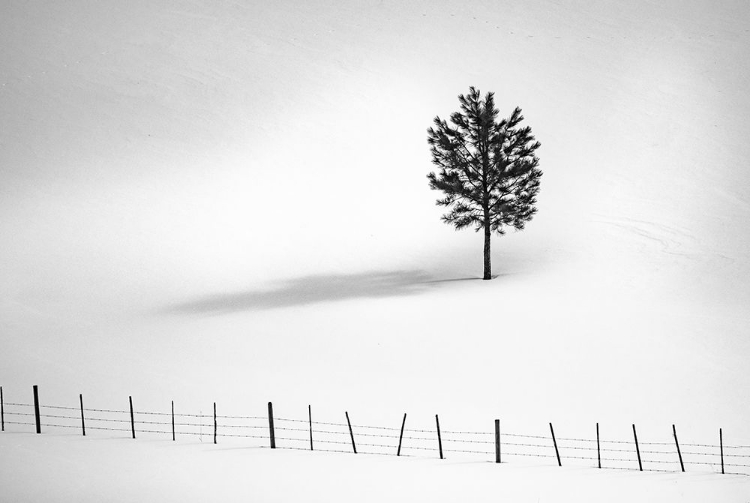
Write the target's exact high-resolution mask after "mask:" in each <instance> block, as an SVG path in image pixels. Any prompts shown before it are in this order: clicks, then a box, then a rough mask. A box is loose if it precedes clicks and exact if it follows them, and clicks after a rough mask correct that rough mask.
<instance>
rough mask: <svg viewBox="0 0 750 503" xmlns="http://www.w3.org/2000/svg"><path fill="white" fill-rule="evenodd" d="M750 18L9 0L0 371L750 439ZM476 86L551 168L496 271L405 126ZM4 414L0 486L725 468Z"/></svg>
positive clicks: (742, 494)
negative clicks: (405, 447) (519, 115)
mask: <svg viewBox="0 0 750 503" xmlns="http://www.w3.org/2000/svg"><path fill="white" fill-rule="evenodd" d="M748 21H750V13H749V12H748V9H747V7H746V5H745V4H744V3H743V2H731V1H724V2H708V1H688V2H676V1H675V2H669V1H662V2H646V1H639V2H627V3H622V2H613V1H605V2H597V3H596V4H595V5H588V4H586V3H567V2H566V3H563V2H553V1H540V2H523V3H518V2H479V1H477V2H449V1H441V2H437V1H432V2H406V3H390V2H374V1H372V2H364V1H363V2H347V3H341V4H339V5H332V4H330V3H328V2H316V1H310V2H304V3H302V2H289V1H286V2H285V1H279V2H274V4H273V6H269V5H267V4H266V3H265V2H248V3H244V2H234V3H229V2H228V3H217V4H214V3H210V2H199V1H185V2H159V3H156V2H147V1H140V0H135V1H132V2H127V4H125V3H116V2H99V3H94V4H91V3H88V2H65V3H58V2H32V3H26V2H16V1H9V2H3V4H2V6H0V117H2V120H0V236H2V237H3V238H2V247H0V284H2V285H3V287H2V289H0V334H1V335H0V337H2V339H1V341H2V345H1V349H2V350H1V351H0V385H2V386H3V392H4V399H5V400H6V401H8V402H22V403H29V402H30V400H31V386H32V385H33V384H37V385H39V387H40V393H41V398H42V402H43V403H46V404H54V405H66V406H76V404H77V399H78V397H77V395H78V394H79V393H82V394H83V395H84V396H85V397H86V400H87V404H88V405H89V406H91V407H99V408H117V409H122V408H125V407H126V405H127V397H128V396H131V395H132V396H133V398H134V401H135V402H136V404H137V408H138V409H139V410H152V411H165V410H167V409H168V407H169V403H170V401H172V400H174V401H175V402H176V403H177V404H178V405H180V406H183V407H184V408H185V409H189V410H203V411H206V410H208V409H209V408H210V406H211V404H212V403H213V402H217V403H218V404H219V407H220V408H221V410H223V411H225V413H226V414H232V413H235V414H238V415H240V414H252V413H254V411H255V412H257V411H258V410H260V411H261V412H260V413H261V414H262V410H263V408H264V407H265V404H266V402H268V401H271V400H272V401H273V402H274V404H275V406H276V407H278V408H279V409H280V410H281V411H282V412H286V413H287V415H288V416H290V417H303V418H304V415H305V413H306V410H307V405H308V404H312V405H313V407H314V410H316V411H319V414H320V418H321V420H332V421H333V420H335V421H341V420H342V415H343V413H344V411H348V412H349V413H350V414H352V415H356V417H357V418H362V419H361V420H362V422H363V423H367V424H387V425H390V426H398V425H399V422H400V419H401V415H402V414H403V413H404V412H408V414H409V418H410V424H412V423H411V421H413V422H414V423H413V424H414V425H415V427H418V426H419V425H422V424H424V425H431V421H432V420H433V418H434V415H435V414H436V413H439V414H440V418H441V423H444V424H446V425H450V426H451V427H452V428H455V429H461V430H482V431H488V430H489V431H491V428H492V424H493V420H494V419H495V418H500V419H501V420H502V421H503V425H504V428H506V427H507V431H517V432H521V433H528V434H546V428H547V425H548V423H549V422H553V423H554V424H555V429H556V431H560V432H564V433H565V434H566V435H568V436H581V435H586V436H587V438H588V437H590V436H591V434H592V429H593V427H594V424H595V423H596V422H599V423H600V424H601V425H602V427H603V428H605V429H606V431H608V432H613V435H615V436H616V437H617V438H623V439H629V438H630V437H629V435H630V427H631V424H633V423H635V424H637V425H638V428H639V430H638V431H639V435H641V436H643V437H644V439H654V441H660V440H664V439H666V441H669V439H670V438H671V437H670V436H671V425H672V424H676V425H677V428H678V431H679V432H680V435H681V439H684V440H683V441H692V442H704V443H712V444H715V443H717V441H718V439H717V436H718V429H719V428H720V427H721V428H723V431H724V435H725V441H727V442H730V443H733V444H739V445H748V444H750V426H748V421H747V419H748V417H749V416H750V391H749V390H750V372H748V371H747V361H748V358H749V357H750V339H748V337H747V330H748V326H750V311H749V310H748V309H747V306H748V305H750V287H749V286H748V285H750V260H749V259H750V257H749V256H748V250H750V246H749V245H750V228H749V227H748V225H747V221H748V216H750V215H749V214H750V175H748V172H747V170H746V169H744V166H746V164H747V159H748V158H750V146H748V143H747V141H746V138H748V137H749V136H750V124H749V123H748V117H750V96H749V95H748V94H747V93H746V92H745V87H746V83H747V82H748V81H750V71H749V68H750V65H748V63H747V58H746V57H745V52H746V51H745V50H746V48H747V47H748V46H750V31H748V29H747V26H749V25H750V23H748ZM471 85H473V86H476V87H478V88H479V89H481V90H482V91H488V90H492V91H495V92H496V102H497V103H498V106H499V107H500V108H501V110H504V111H505V112H507V113H510V111H511V110H512V109H513V107H515V106H516V105H519V106H521V107H522V108H523V110H524V116H525V117H526V121H527V123H528V124H529V125H530V126H532V128H533V131H534V133H535V135H536V136H537V138H538V139H539V140H540V141H541V143H542V147H541V149H540V150H539V152H538V153H539V157H540V158H541V168H542V169H543V170H544V172H545V175H544V177H543V179H542V190H541V193H540V196H539V213H538V215H537V216H536V217H535V219H534V221H532V222H531V223H530V224H529V225H528V228H527V229H526V230H525V231H524V232H522V233H512V234H509V235H508V236H505V237H503V238H500V239H496V240H495V241H494V242H493V247H494V248H493V266H494V269H493V271H494V273H495V274H497V278H496V279H495V280H493V281H491V282H483V281H481V280H479V279H478V278H479V277H480V274H481V236H479V235H476V234H474V233H472V232H468V231H464V232H461V233H455V232H453V231H452V230H451V229H450V228H449V227H447V226H445V225H444V224H442V223H441V222H440V221H439V216H440V214H441V209H440V208H437V207H435V206H434V200H435V198H436V196H437V194H436V193H433V192H431V191H429V190H428V188H427V182H426V178H425V175H426V174H427V172H429V171H430V170H431V169H432V166H431V165H430V162H429V152H428V148H427V145H426V132H425V130H426V128H427V127H429V125H430V122H431V119H432V118H433V117H434V116H435V115H440V116H441V117H446V116H448V115H449V114H450V113H451V112H452V111H454V110H455V109H456V108H457V100H456V96H457V94H459V93H464V92H466V91H467V90H468V87H469V86H471ZM7 429H8V430H9V431H7V432H6V434H3V435H0V441H1V442H2V449H1V450H0V453H1V454H0V464H1V465H2V466H1V468H2V470H0V473H2V477H3V478H2V484H0V486H1V487H2V490H3V492H4V493H6V491H9V492H7V493H6V494H11V495H13V499H16V500H27V501H46V500H49V501H54V500H60V501H65V500H66V499H70V498H69V497H66V495H72V494H76V495H79V496H80V495H81V494H83V495H84V496H85V497H88V498H90V499H91V500H92V501H94V500H97V499H98V500H101V499H107V500H111V501H115V500H117V498H120V499H122V500H126V499H129V500H132V499H139V500H144V496H143V494H144V493H145V492H149V491H146V489H149V488H150V492H149V494H153V498H154V500H155V501H158V500H165V499H167V500H168V499H169V497H171V496H167V491H169V494H174V495H175V496H174V499H175V500H181V501H184V500H186V499H193V495H195V498H194V499H196V500H197V499H199V496H205V497H206V498H208V497H213V496H211V495H215V494H216V495H218V494H221V495H222V497H226V499H229V500H231V499H232V498H235V499H239V498H240V497H243V498H244V497H250V496H257V499H260V500H274V499H275V498H276V499H278V500H279V501H288V500H291V499H293V498H299V499H306V500H310V499H313V500H315V499H319V500H323V499H325V500H336V499H344V498H346V499H351V498H353V497H355V496H356V497H357V498H358V499H366V498H368V497H369V498H372V499H373V500H374V499H376V498H377V499H379V500H382V499H384V498H388V499H398V498H401V499H423V496H422V493H421V492H419V491H425V493H424V494H425V495H427V496H429V497H430V498H431V499H433V500H436V501H440V500H443V501H452V500H455V499H457V498H458V497H462V498H464V497H466V499H491V498H492V499H494V498H495V497H496V494H495V493H494V492H493V491H495V490H497V491H501V493H500V494H503V495H507V496H508V497H513V498H514V500H518V501H524V500H528V501H537V500H538V501H594V500H596V501H598V500H601V499H607V500H612V501H618V499H617V498H621V499H620V500H622V501H626V500H627V501H632V500H639V501H641V500H650V499H651V500H653V501H665V500H675V499H680V500H685V501H706V500H708V499H711V500H716V501H747V500H748V499H750V490H749V489H748V487H749V486H748V483H747V480H745V479H747V477H746V478H745V479H742V478H739V479H738V478H736V477H729V476H727V478H724V477H721V476H719V475H715V474H713V473H711V471H715V469H714V470H704V471H702V472H700V473H694V474H685V475H682V474H661V473H656V474H655V473H650V474H640V473H635V472H634V473H630V472H620V471H610V472H606V473H605V472H604V471H602V472H600V471H598V470H593V469H590V468H585V467H568V466H565V467H563V468H562V469H559V468H558V467H555V466H551V465H549V464H547V465H544V466H543V467H540V466H535V467H525V466H519V467H518V468H517V467H516V466H515V465H513V463H510V462H509V463H507V464H503V465H502V466H501V467H500V469H499V470H498V467H496V466H494V465H493V464H491V463H485V461H476V462H465V463H459V462H456V463H451V462H449V460H445V461H444V462H443V463H440V462H439V461H436V460H430V459H398V460H397V459H395V458H388V457H374V458H368V457H366V456H360V457H359V458H357V459H356V462H352V461H353V460H352V458H351V456H347V455H343V454H319V453H314V454H313V453H295V452H281V453H277V452H270V451H268V450H266V449H262V450H261V449H255V450H253V449H247V448H241V447H242V446H238V447H240V448H238V449H237V450H234V451H231V452H229V451H223V450H222V447H221V445H220V446H218V447H216V448H214V447H212V446H202V447H198V446H195V445H194V444H190V445H183V444H181V443H180V442H178V443H177V445H173V444H171V443H169V444H167V443H164V442H160V441H158V440H155V439H153V440H149V439H143V441H141V439H139V440H138V441H136V442H132V441H130V442H126V441H125V440H126V439H118V440H113V439H111V438H109V437H106V436H101V437H96V436H92V437H91V438H87V439H85V440H83V439H81V438H78V437H76V436H73V435H70V436H66V435H63V434H62V433H65V432H62V433H61V432H55V431H45V434H44V435H42V436H41V437H36V436H32V435H28V434H26V433H23V432H24V431H28V428H25V429H24V428H22V427H20V426H13V428H11V425H8V428H7ZM614 432H616V433H614ZM214 454H219V455H218V456H214ZM311 456H314V461H311V460H310V457H311ZM217 457H221V461H220V462H216V463H215V464H214V463H213V461H211V462H209V460H213V459H215V458H217ZM128 460H130V462H127V461H128ZM24 461H26V462H28V463H31V465H28V464H27V463H25V462H24ZM157 462H159V463H161V464H159V466H158V467H157V466H156V464H157ZM162 464H164V465H168V466H170V467H173V468H169V469H168V470H170V471H169V472H168V473H169V474H171V475H170V476H169V477H162V478H158V477H157V478H155V476H154V474H155V473H157V471H161V470H164V469H165V468H164V467H163V466H162ZM34 466H38V467H39V469H40V470H42V469H44V471H43V473H45V474H46V476H45V478H44V479H39V480H38V481H37V482H36V483H25V482H26V481H27V480H28V478H29V477H31V476H32V475H33V472H32V471H31V470H32V467H34ZM178 467H179V468H180V469H179V470H178V469H177V468H178ZM244 468H247V470H246V469H244ZM251 468H252V470H251ZM121 469H122V470H124V473H127V474H129V475H130V476H131V477H130V478H129V479H125V478H117V477H115V475H114V474H116V473H120V471H121ZM253 470H255V471H256V472H257V471H259V472H260V473H261V474H262V476H255V477H253V476H250V475H248V473H252V472H253ZM339 471H340V472H341V473H342V474H343V476H342V479H343V480H347V479H349V480H351V481H352V482H351V484H350V485H343V486H342V487H341V488H334V489H332V487H333V486H334V484H332V483H329V482H330V480H331V479H330V478H329V477H333V475H331V474H332V473H337V472H339ZM97 474H98V475H101V477H96V475H97ZM290 474H293V475H294V476H295V477H297V476H299V477H300V478H301V480H302V482H300V483H299V484H293V483H289V480H288V478H286V477H288V475H290ZM204 475H205V477H204ZM204 479H205V480H209V481H211V480H213V481H214V482H216V484H215V485H216V486H220V487H221V492H218V489H216V488H215V487H214V486H213V485H210V484H208V483H206V484H205V485H202V484H201V482H200V481H201V480H204ZM336 480H337V481H338V480H340V479H339V478H338V477H337V478H336ZM272 482H276V483H275V484H272ZM501 482H502V483H501ZM78 484H82V485H78ZM131 484H132V485H131ZM266 484H267V485H266ZM274 485H275V486H276V487H277V488H279V491H280V492H278V493H271V492H267V491H271V487H270V486H274ZM267 486H268V487H267ZM362 487H367V488H368V490H367V491H362V489H361V488H362ZM532 488H533V489H532ZM212 489H215V490H216V491H217V492H214V490H212ZM558 489H559V490H558ZM139 490H141V492H140V493H138V497H136V494H134V493H133V491H139ZM329 490H331V491H336V492H333V493H331V494H330V496H329V494H328V493H327V492H326V491H329ZM172 491H174V492H172ZM358 491H359V492H358ZM502 491H507V492H502ZM540 491H541V492H540ZM597 491H599V492H597ZM601 491H606V492H605V493H604V494H605V495H606V496H607V497H606V498H604V497H602V496H601V495H602V494H603V493H602V492H601ZM467 496H468V497H467ZM472 496H476V497H472ZM743 498H744V499H743ZM424 499H427V498H424Z"/></svg>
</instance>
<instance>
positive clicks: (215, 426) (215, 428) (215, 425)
mask: <svg viewBox="0 0 750 503" xmlns="http://www.w3.org/2000/svg"><path fill="white" fill-rule="evenodd" d="M217 429H218V425H217V423H216V402H214V445H215V444H216V430H217Z"/></svg>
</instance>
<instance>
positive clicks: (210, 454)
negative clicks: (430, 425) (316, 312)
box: [0, 434, 750, 503]
mask: <svg viewBox="0 0 750 503" xmlns="http://www.w3.org/2000/svg"><path fill="white" fill-rule="evenodd" d="M0 446H2V448H3V453H4V456H9V457H12V458H13V460H14V462H15V464H14V470H13V471H12V474H11V473H10V472H9V471H8V470H3V471H2V472H1V473H0V484H2V487H3V494H4V496H5V497H6V498H7V499H8V500H9V501H45V502H57V501H59V502H65V501H71V500H76V501H83V502H88V501H92V502H95V501H112V502H120V501H122V502H126V501H163V502H171V501H175V502H181V501H226V502H234V501H247V500H253V501H321V502H322V501H352V500H356V501H364V502H369V501H373V502H375V501H460V500H471V501H479V502H481V501H498V500H502V501H514V502H519V503H524V502H530V503H531V502H533V503H536V502H546V501H612V502H631V501H681V502H704V501H722V502H727V503H735V502H736V503H742V502H745V501H747V495H748V494H750V481H749V480H748V477H744V476H738V475H726V476H723V477H722V476H718V477H717V476H715V475H710V474H709V475H706V474H690V473H685V474H677V473H638V472H625V471H617V470H596V469H592V468H584V469H582V468H575V467H562V468H559V467H550V466H535V467H525V466H520V467H519V466H514V465H513V464H503V465H500V466H498V465H496V464H494V463H488V462H479V463H468V464H467V463H458V464H457V463H455V462H451V461H450V460H449V459H446V460H443V461H440V460H427V459H407V458H400V459H392V458H384V457H382V456H372V455H357V456H356V457H353V456H354V455H353V454H341V455H330V454H326V453H318V452H312V453H311V452H298V451H285V450H278V449H277V450H275V451H271V450H269V449H247V448H241V447H237V446H231V447H227V446H222V445H215V446H214V445H199V444H192V445H179V444H172V443H171V442H163V441H149V440H146V441H133V440H123V439H90V438H86V439H82V438H72V437H69V436H63V435H45V436H44V437H43V438H41V437H36V438H35V437H34V436H33V435H24V434H10V435H3V436H2V439H0ZM144 459H148V462H144Z"/></svg>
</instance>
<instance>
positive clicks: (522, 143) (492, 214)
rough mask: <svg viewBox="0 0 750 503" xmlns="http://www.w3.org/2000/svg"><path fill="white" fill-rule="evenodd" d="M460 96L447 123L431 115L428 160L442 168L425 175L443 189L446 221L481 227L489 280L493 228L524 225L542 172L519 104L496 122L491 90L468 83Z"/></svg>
mask: <svg viewBox="0 0 750 503" xmlns="http://www.w3.org/2000/svg"><path fill="white" fill-rule="evenodd" d="M458 100H459V102H460V104H461V111H459V112H454V113H453V114H452V115H451V116H450V121H451V125H449V124H448V123H447V122H446V121H444V120H441V119H440V117H435V120H434V123H435V127H434V128H432V127H431V128H429V129H428V130H427V133H428V137H427V142H428V143H429V145H430V151H431V152H432V162H433V164H435V165H437V166H438V167H439V168H440V169H439V171H438V172H437V174H436V173H434V172H432V173H430V174H429V175H427V178H428V180H429V182H430V188H431V189H433V190H441V191H443V193H444V194H445V197H443V198H442V199H438V200H437V204H438V205H439V206H446V207H449V209H450V211H449V212H448V213H446V214H445V215H443V217H442V220H443V221H444V222H445V223H447V224H452V225H454V226H455V228H456V229H463V228H466V227H474V229H475V230H476V231H477V232H479V231H480V230H483V231H484V279H492V268H491V262H490V237H491V235H492V233H493V232H496V233H497V234H498V235H503V234H505V230H504V229H505V228H507V227H514V228H515V229H516V230H522V229H523V228H524V225H525V224H526V222H528V221H529V220H531V219H532V217H533V216H534V214H535V213H536V212H537V209H536V208H535V207H534V204H536V195H537V193H538V192H539V183H540V178H541V176H542V171H541V170H540V169H539V168H538V165H539V159H538V158H537V157H536V155H534V152H535V151H536V149H538V148H539V146H540V143H539V142H538V141H536V140H535V139H534V136H533V135H532V134H531V128H530V127H528V126H526V127H520V125H519V124H520V123H521V121H522V120H523V116H522V115H521V109H520V108H518V107H516V109H515V110H513V113H512V114H511V115H510V117H509V118H507V119H502V120H500V121H499V122H498V121H497V117H498V113H499V112H498V110H497V109H496V108H495V101H494V93H491V92H489V93H487V94H486V95H485V97H484V99H482V97H481V93H480V92H479V91H478V90H477V89H474V88H473V87H470V88H469V93H468V94H467V95H466V96H464V95H459V96H458Z"/></svg>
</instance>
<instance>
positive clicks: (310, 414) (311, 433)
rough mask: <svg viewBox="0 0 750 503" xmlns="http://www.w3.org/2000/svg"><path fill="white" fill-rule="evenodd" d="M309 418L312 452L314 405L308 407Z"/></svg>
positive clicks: (311, 447)
mask: <svg viewBox="0 0 750 503" xmlns="http://www.w3.org/2000/svg"><path fill="white" fill-rule="evenodd" d="M307 417H308V419H309V420H310V450H311V451H312V450H313V428H312V405H308V406H307Z"/></svg>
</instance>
